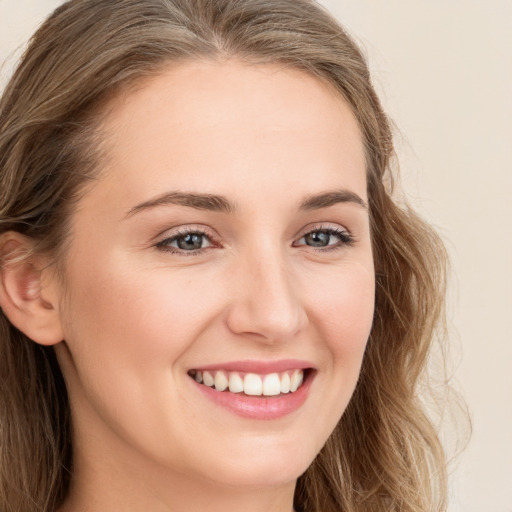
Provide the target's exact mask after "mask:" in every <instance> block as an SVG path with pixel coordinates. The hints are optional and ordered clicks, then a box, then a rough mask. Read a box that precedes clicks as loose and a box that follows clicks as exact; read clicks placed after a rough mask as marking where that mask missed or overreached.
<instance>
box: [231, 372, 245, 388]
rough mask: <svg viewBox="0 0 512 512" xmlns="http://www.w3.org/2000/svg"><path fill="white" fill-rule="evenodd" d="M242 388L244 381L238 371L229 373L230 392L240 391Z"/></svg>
mask: <svg viewBox="0 0 512 512" xmlns="http://www.w3.org/2000/svg"><path fill="white" fill-rule="evenodd" d="M243 390H244V381H243V380H242V377H240V375H238V373H236V372H233V373H230V374H229V391H231V393H242V391H243Z"/></svg>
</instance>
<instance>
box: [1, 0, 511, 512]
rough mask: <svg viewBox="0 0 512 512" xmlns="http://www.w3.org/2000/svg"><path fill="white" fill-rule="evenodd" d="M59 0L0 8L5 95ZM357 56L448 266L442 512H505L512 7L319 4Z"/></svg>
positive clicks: (365, 0)
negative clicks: (455, 455) (455, 429)
mask: <svg viewBox="0 0 512 512" xmlns="http://www.w3.org/2000/svg"><path fill="white" fill-rule="evenodd" d="M60 3H61V2H60V1H57V0H0V62H4V61H5V59H6V58H7V57H10V58H9V59H8V62H7V64H6V66H5V67H4V69H3V72H2V75H1V76H2V82H0V87H1V85H2V84H3V83H5V79H6V77H7V76H8V75H9V73H10V70H11V69H12V66H13V64H14V63H15V61H16V57H17V55H19V51H18V52H16V49H17V48H18V47H19V46H20V45H23V44H24V43H25V42H26V40H27V39H28V37H29V36H30V35H31V33H32V32H33V31H34V29H35V28H36V26H37V25H38V24H39V23H40V22H41V21H42V19H43V18H44V16H46V15H47V14H48V13H49V12H50V11H51V10H52V9H53V8H55V7H56V6H57V5H59V4H60ZM322 3H323V4H324V5H326V6H327V7H328V8H329V9H330V10H331V11H332V12H333V13H334V14H335V15H336V16H337V17H338V19H339V20H340V21H341V22H342V23H343V24H344V25H345V26H346V27H347V28H348V29H349V31H350V32H351V33H352V34H353V35H354V36H355V37H356V39H357V40H358V42H359V43H360V44H361V45H362V46H363V48H364V49H365V51H366V52H367V54H368V58H369V61H370V67H371V69H372V72H373V77H374V82H375V85H376V87H377V89H378V90H379V92H380V94H381V98H382V100H383V103H384V105H385V108H386V109H387V111H388V112H389V113H390V115H391V117H392V119H393V120H394V122H395V124H396V126H397V128H398V130H399V132H398V137H397V148H398V153H399V157H400V161H401V169H402V174H403V183H404V187H405V189H406V191H407V192H408V194H409V197H410V199H411V201H412V203H413V204H414V205H415V206H416V207H417V209H419V211H420V212H421V213H422V214H423V215H424V216H425V217H426V218H427V219H428V220H429V221H430V222H432V223H433V224H434V225H435V226H436V227H437V229H438V230H439V232H440V233H441V235H442V236H443V238H444V240H445V242H446V244H447V246H448V249H449V251H450V254H451V258H452V267H453V272H452V286H451V292H450V298H449V321H450V337H451V339H452V342H453V344H454V346H455V350H454V354H455V356H456V357H455V363H456V371H455V376H456V378H457V380H458V381H459V382H460V387H461V388H462V389H463V391H464V394H465V397H466V400H467V402H468V405H469V409H470V411H471V416H472V419H473V436H472V439H471V441H470V444H469V446H468V448H467V449H466V451H465V452H464V454H463V456H462V457H461V458H460V459H459V462H458V464H457V465H456V466H455V467H454V472H453V476H452V485H451V495H452V499H451V504H450V509H449V510H450V512H512V35H511V34H512V1H509V0H487V1H485V2H484V1H483V0H447V1H441V0H423V1H421V0H386V1H382V0H351V1H343V0H323V1H322Z"/></svg>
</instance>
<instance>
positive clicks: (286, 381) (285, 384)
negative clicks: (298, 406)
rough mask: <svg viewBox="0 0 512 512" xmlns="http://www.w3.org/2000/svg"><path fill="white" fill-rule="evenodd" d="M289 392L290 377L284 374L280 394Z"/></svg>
mask: <svg viewBox="0 0 512 512" xmlns="http://www.w3.org/2000/svg"><path fill="white" fill-rule="evenodd" d="M289 392H290V375H289V374H288V373H285V374H284V375H283V377H282V379H281V393H289Z"/></svg>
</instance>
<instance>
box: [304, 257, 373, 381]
mask: <svg viewBox="0 0 512 512" xmlns="http://www.w3.org/2000/svg"><path fill="white" fill-rule="evenodd" d="M339 270H340V271H339V272H333V275H331V278H330V279H328V278H326V279H324V280H323V284H322V286H321V287H316V288H315V289H314V290H313V289H311V290H310V291H309V293H308V297H309V304H310V305H311V306H310V316H311V317H313V318H314V319H315V320H314V323H315V324H316V326H317V327H318V329H319V331H320V332H321V335H322V338H323V339H324V340H325V345H326V348H327V350H328V351H329V356H330V358H331V359H332V362H333V364H334V365H336V366H338V367H343V368H344V369H346V370H350V373H351V374H352V375H355V374H358V372H359V367H360V363H361V361H362V357H363V354H364V350H365V348H366V343H367V341H368V337H369V334H370V330H371V326H372V322H373V314H374V307H375V277H374V272H373V266H372V265H371V264H368V265H361V264H358V263H353V264H351V263H349V264H347V265H345V266H344V267H343V268H341V269H339Z"/></svg>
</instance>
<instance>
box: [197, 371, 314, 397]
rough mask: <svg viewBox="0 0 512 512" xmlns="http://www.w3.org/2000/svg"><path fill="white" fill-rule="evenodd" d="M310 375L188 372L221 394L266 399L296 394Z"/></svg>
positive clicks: (297, 372) (296, 373)
mask: <svg viewBox="0 0 512 512" xmlns="http://www.w3.org/2000/svg"><path fill="white" fill-rule="evenodd" d="M309 373H310V370H309V369H295V370H288V371H284V372H274V373H268V374H264V375H261V374H257V373H244V372H228V371H224V370H208V371H206V370H204V371H201V370H190V371H189V372H188V374H189V375H190V377H192V378H193V379H194V380H195V381H196V382H197V383H198V384H201V385H204V386H207V387H210V388H214V389H215V390H217V391H219V392H228V393H238V394H243V395H247V396H265V397H269V396H279V395H286V394H293V393H295V392H296V391H297V390H298V389H300V388H301V386H302V385H303V383H304V379H305V378H307V376H308V374H309Z"/></svg>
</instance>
